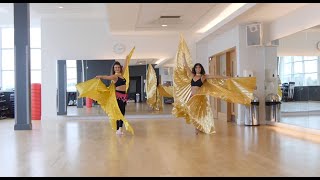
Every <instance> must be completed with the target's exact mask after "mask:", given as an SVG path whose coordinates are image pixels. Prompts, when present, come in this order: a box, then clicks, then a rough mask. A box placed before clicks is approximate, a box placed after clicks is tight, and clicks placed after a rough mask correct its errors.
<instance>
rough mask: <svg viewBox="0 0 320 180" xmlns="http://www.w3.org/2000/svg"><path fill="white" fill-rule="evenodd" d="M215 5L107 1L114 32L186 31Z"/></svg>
mask: <svg viewBox="0 0 320 180" xmlns="http://www.w3.org/2000/svg"><path fill="white" fill-rule="evenodd" d="M215 6H216V3H124V4H123V3H121V4H120V3H108V4H107V10H108V11H107V12H108V18H109V28H110V31H111V32H112V33H130V32H133V31H135V32H137V31H153V32H155V31H158V32H170V31H171V32H181V31H186V30H188V29H190V28H192V27H193V26H194V25H195V24H196V23H197V22H198V21H199V20H200V19H201V18H202V17H203V16H204V15H205V14H207V13H208V12H209V11H210V10H211V9H212V8H214V7H215ZM160 16H180V18H161V19H160ZM162 24H166V25H168V26H166V27H162V26H161V25H162Z"/></svg>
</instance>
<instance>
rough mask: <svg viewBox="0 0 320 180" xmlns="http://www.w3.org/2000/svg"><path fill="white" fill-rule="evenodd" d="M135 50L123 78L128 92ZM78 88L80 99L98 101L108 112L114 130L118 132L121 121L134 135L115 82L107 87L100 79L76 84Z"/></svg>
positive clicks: (127, 58)
mask: <svg viewBox="0 0 320 180" xmlns="http://www.w3.org/2000/svg"><path fill="white" fill-rule="evenodd" d="M134 49H135V48H133V49H132V50H131V52H130V53H129V55H127V57H126V67H125V72H124V73H123V77H124V78H126V80H127V82H126V85H127V90H128V86H129V84H128V83H129V68H128V67H129V63H130V59H131V56H132V54H133V52H134ZM76 88H77V90H78V92H79V96H78V98H82V97H87V98H91V99H93V100H95V101H97V103H98V104H100V106H101V108H102V110H104V111H105V112H106V114H107V115H108V117H109V122H110V124H111V127H112V129H113V130H117V123H116V121H117V120H119V119H121V120H122V121H123V123H124V125H125V128H126V130H127V131H129V132H130V133H132V134H134V130H133V128H132V127H131V125H130V124H129V122H128V120H127V119H126V118H125V117H124V116H123V115H122V113H121V111H120V109H119V106H118V102H117V97H116V87H115V85H114V82H111V84H110V86H108V87H107V86H106V85H105V84H104V83H103V82H102V81H101V80H100V79H96V78H94V79H90V80H87V81H85V82H81V83H78V84H76Z"/></svg>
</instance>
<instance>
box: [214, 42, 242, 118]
mask: <svg viewBox="0 0 320 180" xmlns="http://www.w3.org/2000/svg"><path fill="white" fill-rule="evenodd" d="M236 64H237V59H236V48H235V47H233V48H231V49H228V50H226V51H223V52H220V53H218V54H215V55H213V56H211V57H209V74H212V75H221V76H230V77H234V76H235V75H236V70H237V67H236ZM210 103H211V107H212V112H213V116H214V118H216V119H221V120H225V121H227V122H235V121H236V120H235V117H236V112H237V106H236V105H235V104H234V103H229V102H225V101H223V100H220V99H217V98H213V97H210Z"/></svg>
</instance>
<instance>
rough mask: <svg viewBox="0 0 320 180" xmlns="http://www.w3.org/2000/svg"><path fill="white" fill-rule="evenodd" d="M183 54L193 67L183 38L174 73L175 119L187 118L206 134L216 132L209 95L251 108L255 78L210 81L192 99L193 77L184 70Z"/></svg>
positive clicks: (188, 63)
mask: <svg viewBox="0 0 320 180" xmlns="http://www.w3.org/2000/svg"><path fill="white" fill-rule="evenodd" d="M183 54H184V55H185V58H186V61H187V65H188V66H189V68H192V64H191V62H192V60H191V55H190V52H189V49H188V46H187V44H186V42H185V40H184V38H183V37H182V35H180V42H179V46H178V52H177V54H176V61H175V68H174V73H173V88H174V90H173V97H174V103H173V105H174V107H173V109H172V114H174V115H175V116H176V117H184V118H185V119H186V122H187V123H192V124H193V125H194V126H195V127H196V128H197V129H198V130H200V131H202V132H204V133H207V134H210V133H214V132H215V128H214V122H213V113H212V111H211V107H210V103H209V100H208V98H207V97H206V96H207V95H210V96H213V97H216V98H220V99H222V100H225V101H228V102H232V103H240V104H245V105H248V104H250V103H251V100H252V98H253V91H254V90H255V88H256V78H254V77H248V78H247V77H240V78H229V79H207V80H206V81H205V82H204V83H203V85H202V86H201V87H200V88H199V90H198V92H197V93H196V94H194V95H193V96H192V97H191V84H190V83H191V79H192V77H190V76H189V75H188V73H187V70H186V69H185V68H184V65H183Z"/></svg>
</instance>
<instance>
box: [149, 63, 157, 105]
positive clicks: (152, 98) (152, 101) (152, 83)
mask: <svg viewBox="0 0 320 180" xmlns="http://www.w3.org/2000/svg"><path fill="white" fill-rule="evenodd" d="M146 94H147V104H148V105H149V106H150V107H152V108H153V109H156V108H157V102H158V101H157V99H158V98H159V97H158V92H157V75H156V72H155V71H154V69H153V67H152V65H151V64H149V66H148V70H147V76H146Z"/></svg>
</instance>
